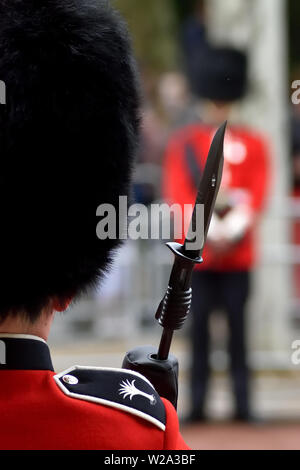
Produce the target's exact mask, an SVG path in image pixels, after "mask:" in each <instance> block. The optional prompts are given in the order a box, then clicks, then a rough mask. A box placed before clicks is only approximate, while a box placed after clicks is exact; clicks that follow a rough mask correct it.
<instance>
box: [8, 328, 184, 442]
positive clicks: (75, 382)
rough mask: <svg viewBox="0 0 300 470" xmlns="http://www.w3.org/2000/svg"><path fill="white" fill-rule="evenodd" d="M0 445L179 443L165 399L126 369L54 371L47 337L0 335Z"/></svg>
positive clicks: (171, 410) (172, 412)
mask: <svg viewBox="0 0 300 470" xmlns="http://www.w3.org/2000/svg"><path fill="white" fill-rule="evenodd" d="M0 384H1V386H0V417H1V418H0V421H1V426H0V449H2V450H12V449H13V450H14V449H16V450H72V449H75V450H86V449H88V450H127V449H131V450H185V449H188V447H187V445H186V444H185V443H184V441H183V439H182V437H181V436H180V434H179V425H178V418H177V414H176V411H175V409H174V408H173V406H172V405H171V404H170V403H169V402H168V401H167V400H164V399H161V398H160V397H159V396H158V395H157V393H156V391H155V390H154V388H153V387H152V385H151V384H150V382H148V380H147V379H145V378H144V377H143V376H141V375H140V374H137V373H132V372H131V371H126V370H122V369H117V370H116V369H109V368H107V369H106V368H87V367H79V366H75V367H72V368H70V369H69V370H68V371H65V372H63V373H60V374H55V372H54V371H53V367H52V362H51V357H50V353H49V348H48V346H47V344H46V343H45V342H44V341H43V340H41V339H39V338H36V337H32V336H27V335H0Z"/></svg>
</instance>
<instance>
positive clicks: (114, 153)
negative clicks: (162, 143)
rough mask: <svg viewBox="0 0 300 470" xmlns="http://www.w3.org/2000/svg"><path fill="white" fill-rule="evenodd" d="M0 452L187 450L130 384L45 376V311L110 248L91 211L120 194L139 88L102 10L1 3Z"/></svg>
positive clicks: (165, 415)
mask: <svg viewBox="0 0 300 470" xmlns="http://www.w3.org/2000/svg"><path fill="white" fill-rule="evenodd" d="M0 55H1V63H0V77H1V80H2V81H3V82H4V83H5V84H6V91H7V96H6V104H5V105H1V106H0V149H1V152H0V153H1V164H0V165H1V171H0V200H1V231H0V259H1V263H0V265H1V266H0V283H1V293H0V383H1V387H0V416H1V426H0V449H117V450H123V449H174V450H175V449H187V446H186V444H185V443H184V442H183V440H182V438H181V436H180V433H179V429H178V418H177V415H176V412H175V410H174V408H173V407H172V405H171V404H170V403H169V402H168V401H167V400H164V399H161V398H160V397H159V396H158V394H157V392H156V391H155V389H154V387H153V386H152V384H151V383H150V382H149V381H148V380H147V379H145V378H144V377H143V376H142V375H140V374H138V373H134V372H130V371H127V370H123V369H118V370H115V369H109V368H86V367H80V366H74V367H70V368H69V369H68V370H66V371H64V372H61V373H55V372H54V370H53V366H52V362H51V356H50V352H49V348H48V346H47V343H46V341H47V337H48V334H49V331H50V328H51V324H52V321H53V318H54V315H55V312H57V311H63V310H65V309H66V308H67V306H68V305H69V303H70V302H71V301H72V300H73V299H75V298H78V296H80V295H81V294H83V293H85V292H86V291H87V290H88V289H89V288H90V287H92V286H94V285H95V284H96V283H98V281H99V279H101V278H102V276H103V274H104V273H105V272H106V271H107V269H108V266H109V264H110V261H111V259H112V254H113V251H114V250H115V249H116V247H117V246H118V244H119V243H118V241H116V240H111V239H107V240H99V239H98V238H97V236H96V225H97V219H96V211H97V207H98V206H99V205H100V204H102V203H107V204H112V205H114V206H115V207H116V208H117V207H118V201H119V196H121V195H128V194H129V193H130V181H131V168H132V164H133V159H134V155H135V151H136V147H137V142H138V137H139V120H140V116H139V109H140V105H139V85H138V78H137V72H136V66H135V62H134V59H133V56H132V51H131V46H130V40H129V38H128V33H127V29H126V27H125V25H124V23H123V21H122V20H121V19H120V17H119V15H118V14H117V13H116V12H115V11H114V10H112V8H111V7H110V6H109V2H107V1H104V0H103V1H102V0H81V1H80V2H78V1H77V0H44V1H43V2H36V1H33V0H28V1H26V2H24V1H20V0H0Z"/></svg>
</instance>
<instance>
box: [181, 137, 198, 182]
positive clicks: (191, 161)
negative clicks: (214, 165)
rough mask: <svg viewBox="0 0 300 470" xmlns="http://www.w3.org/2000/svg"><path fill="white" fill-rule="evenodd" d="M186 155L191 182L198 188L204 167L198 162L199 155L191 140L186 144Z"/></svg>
mask: <svg viewBox="0 0 300 470" xmlns="http://www.w3.org/2000/svg"><path fill="white" fill-rule="evenodd" d="M184 157H185V161H186V164H187V169H188V171H189V176H190V179H191V182H192V184H193V186H194V188H198V187H199V183H200V180H201V176H202V169H201V167H200V165H199V163H198V159H197V155H196V152H195V149H194V146H193V144H192V143H191V142H188V143H186V144H185V147H184Z"/></svg>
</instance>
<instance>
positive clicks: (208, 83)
mask: <svg viewBox="0 0 300 470" xmlns="http://www.w3.org/2000/svg"><path fill="white" fill-rule="evenodd" d="M194 70H195V73H194V91H195V93H196V94H197V95H198V96H200V97H201V98H206V99H209V100H214V101H223V102H230V101H236V100H239V99H241V98H242V97H243V96H244V95H245V93H246V89H247V56H246V55H245V54H244V53H243V52H241V51H238V50H236V49H233V48H229V47H224V48H214V47H212V46H209V45H207V46H206V47H203V48H202V49H201V51H199V54H198V56H197V58H196V60H195V62H194Z"/></svg>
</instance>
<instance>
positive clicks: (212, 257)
mask: <svg viewBox="0 0 300 470" xmlns="http://www.w3.org/2000/svg"><path fill="white" fill-rule="evenodd" d="M215 132H216V129H215V128H212V127H209V126H205V125H202V124H195V125H189V126H187V127H185V128H183V129H181V130H179V131H177V132H176V133H175V134H174V135H173V136H172V137H171V139H170V141H169V144H168V147H167V151H166V155H165V159H164V164H163V196H164V199H165V200H166V201H167V202H168V203H169V204H174V203H176V204H180V206H181V207H183V206H184V204H192V205H194V203H195V198H196V193H197V191H196V188H197V186H196V182H195V171H194V170H195V163H196V166H197V168H198V170H199V174H200V173H201V170H203V168H204V165H205V162H206V158H207V155H208V152H209V148H210V144H211V142H212V138H213V136H214V134H215ZM189 152H190V153H191V152H192V154H193V157H194V160H195V161H194V165H191V164H190V163H188V158H189V157H188V153H189ZM224 159H225V164H224V173H223V179H222V184H221V188H220V195H223V196H224V195H226V197H227V198H228V199H229V200H231V201H233V202H234V203H236V204H239V203H242V204H246V205H248V206H249V207H250V208H251V210H252V211H253V213H254V214H256V215H257V214H259V213H260V212H261V211H262V209H263V206H264V202H265V198H266V194H267V189H268V187H269V184H270V168H269V158H268V151H267V149H266V144H265V142H264V140H263V139H262V138H261V137H260V136H258V135H257V134H255V133H253V132H250V131H249V130H245V129H240V128H229V129H227V132H226V137H225V144H224ZM193 172H194V174H193ZM180 241H182V240H180ZM254 241H255V240H254V231H253V229H250V230H248V231H247V233H246V234H245V236H244V237H243V238H242V239H241V240H240V241H239V242H238V243H236V244H235V245H233V247H232V249H231V250H230V251H229V252H226V253H225V254H222V255H220V254H215V253H214V251H213V250H212V248H211V247H210V245H209V243H207V244H206V246H205V249H204V253H203V258H204V261H205V262H204V263H203V265H200V266H197V267H196V269H203V268H204V269H209V270H216V271H232V270H249V269H250V268H252V266H253V264H254V262H255V259H256V253H255V244H254Z"/></svg>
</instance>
